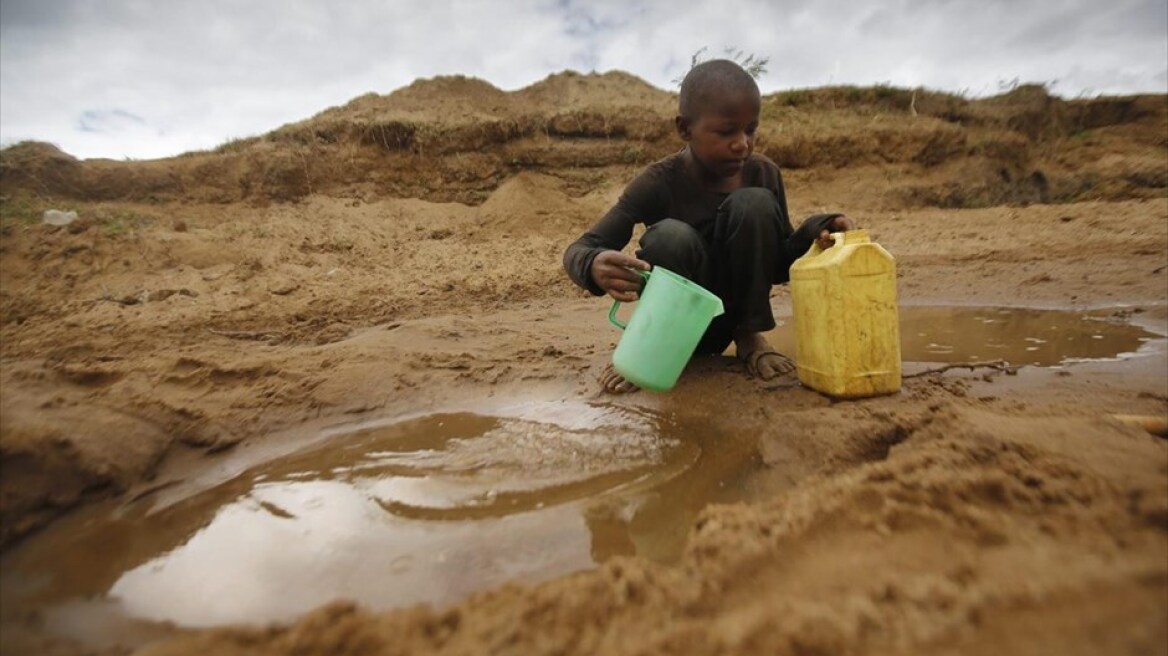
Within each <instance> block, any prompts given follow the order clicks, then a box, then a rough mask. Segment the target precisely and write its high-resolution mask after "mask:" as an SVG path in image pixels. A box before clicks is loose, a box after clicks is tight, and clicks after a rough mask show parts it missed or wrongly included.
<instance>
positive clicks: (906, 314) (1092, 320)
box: [770, 306, 1164, 367]
mask: <svg viewBox="0 0 1168 656" xmlns="http://www.w3.org/2000/svg"><path fill="white" fill-rule="evenodd" d="M1130 315H1131V311H1130V310H1127V309H1122V308H1111V309H1106V310H1096V311H1068V310H1040V309H1033V308H1017V307H962V306H902V307H901V308H900V341H901V357H902V359H903V360H904V361H905V362H906V363H909V362H937V363H962V362H976V361H989V360H1005V361H1006V362H1008V363H1010V364H1012V365H1017V366H1040V367H1054V366H1060V365H1066V364H1073V363H1075V362H1086V361H1101V360H1121V359H1125V358H1129V357H1132V356H1135V355H1137V354H1140V353H1141V352H1147V351H1150V350H1151V349H1152V348H1154V347H1155V345H1156V344H1163V343H1164V336H1163V335H1158V334H1156V333H1153V332H1150V331H1148V330H1146V329H1144V328H1142V327H1140V326H1138V325H1133V324H1132V323H1129V322H1128V319H1129V317H1130ZM770 338H771V343H772V344H774V345H775V346H776V348H778V349H779V351H782V352H784V353H792V354H793V353H795V330H794V326H792V325H791V322H790V319H789V318H788V320H787V321H786V323H784V324H783V325H780V326H779V327H778V328H776V329H775V330H774V331H773V332H772V333H770Z"/></svg>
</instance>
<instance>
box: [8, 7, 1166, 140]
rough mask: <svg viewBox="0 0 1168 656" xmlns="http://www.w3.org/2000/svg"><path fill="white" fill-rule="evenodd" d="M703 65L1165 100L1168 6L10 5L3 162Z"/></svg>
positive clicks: (648, 76)
mask: <svg viewBox="0 0 1168 656" xmlns="http://www.w3.org/2000/svg"><path fill="white" fill-rule="evenodd" d="M702 47H707V48H708V49H709V52H710V53H714V54H718V53H720V52H722V51H723V49H725V48H728V47H732V48H736V49H740V50H742V51H744V52H747V53H754V54H756V55H758V56H760V57H769V58H770V65H769V67H768V68H769V70H768V72H767V73H766V74H765V75H763V76H762V78H760V80H759V82H760V86H761V87H762V88H763V91H764V92H767V91H774V90H780V89H790V88H801V87H812V86H822V85H828V84H859V85H869V84H876V83H891V84H893V85H896V86H905V87H916V86H924V87H929V88H933V89H942V90H947V91H955V92H964V93H967V94H970V95H973V96H983V95H991V94H994V93H997V92H998V91H999V89H1000V88H1001V85H1003V84H1008V83H1009V81H1011V80H1014V79H1018V80H1021V81H1023V82H1026V81H1034V82H1045V83H1050V84H1052V87H1051V88H1052V90H1053V91H1054V92H1055V93H1057V94H1059V95H1061V96H1064V97H1075V96H1079V95H1097V94H1126V93H1138V92H1156V93H1165V92H1168V3H1165V0H882V1H881V0H876V1H868V2H865V1H862V0H710V1H698V0H692V1H691V0H594V1H593V0H165V1H164V0H0V143H2V144H3V145H10V144H12V143H15V142H17V141H21V140H25V139H36V140H40V141H48V142H51V143H55V144H57V145H58V146H59V147H61V148H62V149H64V150H65V151H66V152H69V153H71V154H73V155H76V156H78V157H111V158H125V157H129V158H153V157H164V156H169V155H174V154H177V153H180V152H185V151H188V150H196V149H205V148H212V147H214V146H217V145H219V144H221V143H223V142H224V141H227V140H229V139H232V138H236V137H246V136H254V135H258V134H262V133H265V132H268V131H269V130H272V129H274V128H276V127H278V126H280V125H282V124H284V123H288V122H291V121H296V120H299V119H302V118H307V117H308V116H311V115H313V114H315V113H317V112H318V111H321V110H323V109H325V108H327V107H331V106H334V105H339V104H343V103H345V102H347V101H348V100H350V99H351V98H353V97H355V96H358V95H361V94H364V93H367V92H370V91H374V92H377V93H388V92H390V91H392V90H393V89H396V88H398V87H401V86H404V85H406V84H409V83H410V82H411V81H412V80H414V79H416V78H419V77H431V76H435V75H446V74H456V73H460V74H464V75H471V76H475V77H480V78H483V79H485V80H488V81H490V82H491V83H493V84H495V85H496V86H498V87H500V88H503V89H517V88H520V87H523V86H526V85H528V84H531V83H533V82H536V81H538V80H540V79H542V78H544V77H546V76H547V75H548V74H550V73H554V72H559V71H562V70H565V69H573V70H577V71H581V72H588V71H593V70H595V71H607V70H611V69H622V70H626V71H629V72H631V73H633V74H635V75H638V76H640V77H642V78H644V79H645V80H647V81H649V82H650V83H652V84H654V85H656V86H659V87H662V88H670V87H671V83H670V80H673V79H675V78H677V77H678V76H679V75H681V74H683V73H684V72H685V70H686V69H687V68H688V66H689V61H690V56H691V55H692V54H693V53H694V52H695V51H697V50H698V49H699V48H702Z"/></svg>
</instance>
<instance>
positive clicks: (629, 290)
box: [591, 251, 651, 303]
mask: <svg viewBox="0 0 1168 656" xmlns="http://www.w3.org/2000/svg"><path fill="white" fill-rule="evenodd" d="M650 268H651V267H650V265H649V263H648V262H646V261H644V260H638V259H637V258H635V257H632V256H630V255H625V254H624V253H622V252H620V251H603V252H601V253H600V254H599V255H597V256H596V257H595V258H594V259H593V260H592V271H591V274H592V280H593V281H594V282H595V283H596V286H597V287H600V288H601V289H603V290H604V291H606V292H608V295H609V296H611V297H613V298H614V299H616V300H618V301H620V302H621V303H632V302H633V301H635V300H637V296H638V292H640V291H641V286H642V285H644V284H645V279H644V278H642V277H641V276H640V274H638V273H637V271H648V270H649V269H650ZM634 269H635V270H634Z"/></svg>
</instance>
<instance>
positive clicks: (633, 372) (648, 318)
mask: <svg viewBox="0 0 1168 656" xmlns="http://www.w3.org/2000/svg"><path fill="white" fill-rule="evenodd" d="M637 273H640V274H641V276H642V277H644V278H645V280H646V283H645V288H644V289H642V290H641V296H640V299H639V300H638V301H637V307H636V309H635V310H634V311H633V316H632V318H630V319H629V322H628V324H627V325H626V324H624V323H621V322H620V320H618V319H617V318H616V311H617V309H618V308H620V301H615V302H614V303H613V304H612V309H611V310H609V311H608V320H609V321H610V322H612V325H614V326H616V327H617V328H620V329H621V330H623V331H624V334H623V335H621V339H620V343H618V344H617V346H616V351H614V352H613V354H612V366H613V368H614V369H616V371H617V373H619V374H620V375H621V376H624V378H625V380H627V381H629V382H631V383H633V384H634V385H636V386H637V387H641V388H643V389H647V390H652V391H654V392H664V391H667V390H670V389H672V388H673V386H674V385H676V384H677V379H678V378H680V377H681V372H682V370H684V369H685V365H686V363H687V362H689V359H690V357H691V356H692V355H693V353H694V350H695V349H696V348H697V347H698V342H699V341H700V340H701V338H702V335H703V334H705V332H706V329H707V328H709V327H710V322H711V321H713V320H714V317H716V316H718V315H720V314H722V313H723V312H724V309H723V307H722V299H720V298H718V297H717V296H715V295H714V294H713V293H711V292H710V291H708V290H706V289H705V288H704V287H702V286H701V285H699V284H697V283H695V282H693V281H692V280H689V279H687V278H684V277H682V276H679V275H677V274H676V273H674V272H672V271H670V270H668V269H664V268H662V267H659V266H658V267H653V271H652V272H646V271H638V272H637Z"/></svg>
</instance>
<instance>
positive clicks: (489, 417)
mask: <svg viewBox="0 0 1168 656" xmlns="http://www.w3.org/2000/svg"><path fill="white" fill-rule="evenodd" d="M715 443H716V445H717V447H716V448H715ZM757 467H758V463H757V456H756V455H755V450H754V448H753V445H745V444H743V445H738V446H736V442H735V440H734V439H727V438H726V437H725V436H719V435H717V434H716V431H715V430H714V429H713V428H712V427H711V426H709V425H707V424H705V423H703V421H701V420H700V419H694V418H689V419H686V420H684V421H683V420H679V419H677V418H676V417H674V416H667V415H664V414H658V413H650V412H645V411H639V410H632V409H628V408H618V407H613V406H603V405H587V404H583V403H540V404H528V405H523V406H515V407H512V408H509V409H506V410H505V411H502V412H500V413H498V414H476V413H468V412H450V413H445V414H434V415H428V416H422V417H416V418H411V419H406V420H401V421H397V422H396V423H391V424H384V425H366V426H362V427H358V428H357V429H356V430H354V431H353V432H351V433H348V434H343V435H339V436H336V437H333V438H331V439H329V440H328V441H327V442H326V443H324V444H323V445H319V446H316V447H313V448H310V449H308V450H305V451H302V452H299V453H294V454H291V455H288V456H285V457H282V458H278V459H276V460H273V461H270V462H267V463H264V464H262V465H259V466H256V467H253V468H251V469H249V470H247V471H245V472H244V473H243V474H242V475H240V476H237V477H235V478H234V479H231V480H229V481H227V482H225V483H222V484H220V485H217V486H215V487H213V488H211V489H207V490H203V491H201V492H199V493H197V494H193V495H191V496H188V497H187V498H183V499H178V500H167V502H166V503H165V504H163V503H162V502H161V501H160V500H161V499H163V495H148V496H146V497H144V498H141V499H138V500H136V501H132V502H128V503H123V504H122V505H119V506H113V507H110V506H107V507H105V508H88V509H85V510H83V511H82V512H81V513H77V514H76V515H74V516H71V517H69V518H66V519H65V520H62V521H61V522H58V523H57V524H55V525H54V526H52V527H50V528H49V529H48V530H46V531H44V532H43V533H41V534H39V535H38V536H36V537H35V538H33V539H31V540H29V541H27V542H26V543H25V544H22V545H20V546H18V547H17V548H15V549H13V550H11V551H10V552H9V553H8V554H6V555H5V558H4V562H3V569H4V577H3V584H2V596H3V601H4V605H5V606H6V607H9V608H12V607H23V608H39V609H42V615H43V617H44V618H45V622H46V625H47V628H48V629H49V630H50V631H52V632H55V633H59V634H64V635H68V636H71V637H74V638H77V639H80V640H82V641H84V642H87V643H89V644H98V645H100V644H104V643H112V642H117V641H120V642H123V643H124V642H126V641H130V642H135V641H137V642H141V641H144V640H148V639H149V637H150V635H152V633H154V632H156V631H157V630H158V625H157V624H155V623H157V622H173V623H174V624H177V625H179V626H190V627H206V626H214V625H221V624H227V623H263V622H269V621H285V620H290V619H292V618H294V617H296V616H298V615H300V614H302V613H304V612H306V611H308V610H310V609H312V608H315V607H317V606H319V605H320V604H322V603H324V602H327V601H329V600H331V599H334V598H350V599H356V600H358V601H359V602H361V603H362V604H364V605H366V606H368V607H371V608H376V609H385V608H393V607H401V606H407V605H411V604H415V603H419V602H429V603H434V604H443V603H447V602H451V601H454V600H457V599H459V598H462V597H464V596H466V595H467V594H469V593H471V592H474V591H476V590H481V589H486V588H490V587H493V586H497V585H499V584H501V583H503V582H505V581H515V580H518V581H538V580H543V579H547V578H550V577H553V576H557V575H561V574H564V573H568V572H572V571H576V570H581V569H587V568H591V567H594V566H595V565H596V564H597V563H599V562H602V561H604V560H605V559H607V558H609V557H611V556H613V555H617V554H639V555H642V556H646V557H649V558H652V559H655V560H658V561H662V562H669V561H672V560H675V559H676V558H677V557H678V555H679V554H680V551H681V548H682V546H683V541H684V538H685V534H686V532H687V531H688V528H689V526H690V524H691V523H692V521H693V518H694V517H695V515H696V513H697V512H698V511H699V510H700V509H701V508H702V507H703V506H705V505H706V504H707V503H709V502H711V501H731V500H735V499H741V498H743V496H744V494H745V493H746V492H745V487H744V485H743V484H741V481H742V480H743V479H744V477H746V476H747V475H748V474H749V472H750V471H752V470H754V469H757Z"/></svg>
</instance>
